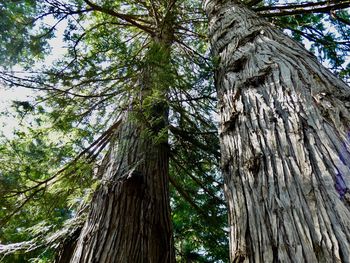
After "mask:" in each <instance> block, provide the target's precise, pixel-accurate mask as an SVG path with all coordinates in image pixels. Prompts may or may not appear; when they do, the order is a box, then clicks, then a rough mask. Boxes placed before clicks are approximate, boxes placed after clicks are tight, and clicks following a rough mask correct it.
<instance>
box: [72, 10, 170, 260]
mask: <svg viewBox="0 0 350 263" xmlns="http://www.w3.org/2000/svg"><path fill="white" fill-rule="evenodd" d="M167 15H169V16H171V12H169V14H167ZM164 19H165V21H164V24H165V25H164V26H163V28H161V29H160V33H159V34H158V35H156V36H154V37H153V42H152V44H150V46H149V47H148V48H149V49H148V52H147V55H146V56H145V61H146V62H145V65H144V69H143V70H142V73H141V74H140V76H139V87H135V90H134V92H135V94H136V93H137V95H135V99H134V101H133V103H131V106H130V109H129V110H128V112H126V113H125V114H124V116H123V119H122V121H121V124H120V126H119V128H118V130H117V131H116V132H115V134H114V137H113V141H112V142H111V144H110V148H109V151H108V153H107V155H106V156H105V159H104V161H103V163H104V165H103V167H102V171H99V172H98V173H99V174H101V175H102V179H101V185H100V187H99V188H98V189H97V191H96V193H95V195H94V197H93V199H92V201H91V207H90V213H89V215H88V219H87V221H86V222H85V225H84V227H83V229H82V231H81V234H80V236H79V239H78V241H77V245H76V247H75V251H74V253H73V255H72V258H71V260H70V262H74V263H112V262H125V263H147V262H149V263H165V262H169V263H171V262H175V254H174V245H173V239H172V226H171V217H170V199H169V189H168V187H169V186H168V184H169V177H168V176H169V152H168V151H169V149H168V142H167V138H163V139H162V140H161V139H160V140H161V141H159V140H157V142H155V140H154V138H152V136H150V134H148V133H149V132H151V133H152V135H153V136H158V135H159V134H160V133H161V132H162V130H163V129H165V128H166V127H167V125H168V105H167V103H166V99H165V98H166V95H167V92H168V88H169V87H168V86H167V83H166V82H165V81H164V83H159V76H161V75H162V74H163V75H164V70H166V69H167V66H168V65H169V63H170V46H171V41H172V39H173V38H172V34H173V32H172V27H171V26H169V27H166V24H167V23H170V22H171V21H170V20H169V21H167V20H166V18H164ZM170 25H172V24H170ZM153 53H154V54H153ZM163 67H164V68H163ZM157 81H158V82H157ZM153 96H158V97H156V99H154V97H153ZM146 131H147V132H146ZM163 137H164V136H163ZM165 137H166V136H165Z"/></svg>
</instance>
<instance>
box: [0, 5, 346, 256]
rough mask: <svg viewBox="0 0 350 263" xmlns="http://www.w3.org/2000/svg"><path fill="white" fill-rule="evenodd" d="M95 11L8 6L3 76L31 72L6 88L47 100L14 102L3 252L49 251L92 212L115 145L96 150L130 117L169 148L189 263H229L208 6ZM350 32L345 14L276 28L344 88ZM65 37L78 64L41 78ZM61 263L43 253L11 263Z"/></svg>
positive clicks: (292, 20) (3, 150) (1, 20)
mask: <svg viewBox="0 0 350 263" xmlns="http://www.w3.org/2000/svg"><path fill="white" fill-rule="evenodd" d="M93 2H96V3H98V4H100V7H101V9H102V11H101V10H95V11H92V10H91V7H89V6H87V5H86V3H85V1H83V0H65V1H56V0H52V1H34V0H16V1H4V0H3V1H2V0H0V30H1V34H0V61H1V67H2V68H3V69H9V68H10V67H11V66H13V65H20V66H22V67H23V68H24V69H31V72H30V73H29V71H27V73H26V74H25V75H24V76H23V75H21V76H19V75H18V74H16V73H14V72H10V71H5V70H2V72H1V75H0V80H1V81H3V82H4V84H5V85H7V86H19V87H23V88H30V89H35V90H37V91H39V93H37V94H36V98H35V100H34V101H14V103H13V112H14V114H15V115H16V116H17V117H18V119H19V121H20V122H21V126H22V128H18V129H17V130H16V131H14V134H13V136H12V137H11V138H6V137H4V136H2V138H1V142H0V156H1V157H0V158H1V162H0V218H1V219H0V223H1V226H2V227H1V228H0V243H2V244H6V243H13V242H20V241H23V240H33V239H36V238H37V239H40V237H42V236H44V235H46V234H47V233H52V232H54V231H55V230H57V229H60V228H61V227H62V225H63V224H64V222H65V220H67V219H69V218H71V217H73V216H74V215H75V214H76V213H77V211H78V210H79V207H80V205H81V204H82V203H84V202H89V198H90V197H91V193H92V192H93V191H94V190H95V189H96V185H98V184H99V182H98V180H95V179H94V178H93V174H94V172H93V170H94V168H96V166H97V165H99V164H100V160H101V157H102V155H103V153H104V150H103V148H104V147H105V146H106V145H107V144H108V140H109V139H110V137H108V136H109V135H108V134H107V135H106V136H105V137H103V140H101V141H96V139H97V138H98V137H99V135H100V134H104V132H105V131H108V128H109V127H110V126H111V125H112V124H113V123H114V122H115V121H116V120H117V119H118V117H119V116H120V115H121V114H122V113H124V112H126V111H128V113H129V116H131V117H130V118H131V119H132V121H134V122H135V123H137V124H139V126H140V127H143V134H142V136H144V137H145V138H148V139H149V140H150V141H151V142H153V143H155V144H159V143H168V144H169V149H170V154H171V167H170V171H171V174H170V175H171V180H172V184H171V206H172V209H173V224H174V232H175V244H176V252H177V259H178V261H179V262H228V251H227V250H228V245H227V244H228V238H227V233H226V228H227V223H226V222H227V215H226V207H225V203H224V202H223V191H222V185H223V182H222V179H221V177H220V175H219V168H218V167H219V149H218V148H219V147H218V145H219V141H218V136H217V132H216V130H217V127H216V123H215V121H214V120H215V116H216V100H215V97H216V93H215V90H214V88H213V86H214V85H213V82H212V69H213V67H215V66H216V64H217V61H216V60H217V59H216V58H212V59H209V58H208V54H209V52H208V41H207V36H206V31H207V29H206V27H207V24H206V16H205V15H204V13H203V10H202V9H201V5H202V1H197V0H196V1H187V0H178V1H176V2H174V3H173V5H167V3H170V2H168V1H148V0H146V1H132V0H127V1H115V0H105V1H93ZM249 2H250V1H249ZM277 2H278V1H266V2H265V3H264V2H260V3H259V4H258V6H260V7H261V6H263V5H270V6H272V5H275V4H277ZM105 10H107V11H105ZM111 11H112V12H111ZM111 13H112V14H111ZM116 14H123V15H124V18H123V17H122V16H120V15H119V16H118V15H116ZM125 17H127V18H125ZM130 20H131V21H132V22H130ZM348 21H349V15H348V12H347V11H345V10H343V11H338V12H337V13H334V14H333V16H329V15H328V14H316V13H314V14H303V15H301V14H297V15H289V16H282V17H274V18H271V22H273V23H274V24H277V25H278V26H279V27H280V28H281V29H283V30H284V29H288V30H289V32H291V34H292V36H293V37H294V38H295V39H296V40H298V41H301V42H302V41H305V40H306V39H307V40H308V41H310V47H311V51H312V52H314V53H315V54H316V55H317V56H318V57H319V58H320V59H321V60H323V61H326V62H327V63H328V65H329V66H330V67H331V68H332V70H333V71H334V72H336V73H337V74H339V76H340V77H343V78H344V79H347V78H348V76H349V70H350V65H345V62H346V61H347V60H346V57H347V56H348V52H349V43H348V42H349V29H348V28H347V27H344V24H346V23H348ZM60 25H62V26H65V31H64V34H63V36H62V37H63V40H64V42H65V46H66V53H65V54H64V56H62V57H60V58H59V59H57V60H56V61H55V62H54V63H53V65H45V66H43V67H41V68H40V66H38V65H36V67H34V66H33V65H34V64H35V62H38V61H39V60H40V59H43V58H44V57H45V55H47V54H48V53H49V51H50V47H49V45H48V43H49V42H48V40H49V39H51V38H53V37H54V35H55V32H56V29H57V28H58V26H60ZM330 28H331V29H330ZM165 32H166V34H165ZM159 39H162V40H163V42H159ZM34 68H35V69H38V73H34V72H33V70H32V69H34ZM141 76H142V77H141ZM94 143H95V144H94ZM89 145H90V146H91V145H93V146H94V145H95V146H94V147H90V148H88V147H89ZM86 148H88V149H89V151H88V150H85V151H84V149H86ZM81 152H83V153H84V154H81V155H79V153H81ZM77 156H79V158H77ZM52 257H53V251H51V250H50V249H47V248H43V249H41V250H40V249H39V250H38V251H36V252H31V253H26V254H21V253H17V254H14V255H11V256H9V257H7V258H6V259H4V260H5V262H50V261H51V260H52Z"/></svg>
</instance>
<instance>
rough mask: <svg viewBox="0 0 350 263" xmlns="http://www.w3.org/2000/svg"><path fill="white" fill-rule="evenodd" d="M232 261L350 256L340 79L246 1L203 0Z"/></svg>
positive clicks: (345, 102) (349, 163)
mask: <svg viewBox="0 0 350 263" xmlns="http://www.w3.org/2000/svg"><path fill="white" fill-rule="evenodd" d="M205 9H206V11H207V14H208V16H209V20H210V24H209V30H210V37H211V44H212V51H213V55H214V56H215V58H216V60H218V65H217V69H216V86H217V90H218V96H219V109H220V114H221V124H220V131H219V132H220V139H221V152H222V170H223V174H224V179H225V193H226V198H227V201H228V205H229V215H230V216H229V221H230V242H231V244H230V257H231V261H232V262H350V198H349V197H350V191H349V186H350V141H349V139H350V138H349V134H348V129H349V124H350V114H349V106H350V105H349V104H350V103H349V99H350V89H349V87H348V86H347V85H346V84H345V83H343V82H341V81H340V80H338V79H337V78H336V77H334V76H333V75H332V74H331V73H330V72H329V71H328V70H326V69H325V68H323V67H322V66H321V65H320V64H319V63H318V62H317V61H316V60H315V58H314V56H313V55H312V54H310V53H309V52H307V51H306V50H305V49H304V48H303V47H302V46H301V45H300V44H298V43H296V42H294V41H292V40H291V39H290V38H288V37H287V36H285V35H284V34H283V33H281V32H279V31H278V30H276V29H274V28H273V26H272V25H271V24H270V23H268V22H267V21H265V20H263V19H261V18H259V17H258V16H257V15H255V14H254V13H253V12H251V11H250V10H248V9H247V8H246V7H244V6H242V5H239V4H235V3H233V2H232V1H219V0H208V1H206V3H205Z"/></svg>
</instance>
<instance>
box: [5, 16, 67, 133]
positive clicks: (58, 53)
mask: <svg viewBox="0 0 350 263" xmlns="http://www.w3.org/2000/svg"><path fill="white" fill-rule="evenodd" d="M43 22H44V23H46V24H48V25H53V24H54V23H55V20H54V19H53V18H52V17H47V18H46V19H45V20H44V21H43ZM66 25H67V23H66V22H64V21H63V22H61V23H60V25H59V26H58V27H57V30H56V32H55V34H56V37H55V38H53V39H51V40H49V44H50V46H51V47H52V50H51V53H50V54H49V55H48V56H47V57H46V58H45V60H44V61H43V62H41V63H40V64H38V67H40V66H41V65H51V64H52V63H53V61H55V60H56V59H59V58H60V57H62V56H63V55H64V53H65V51H66V49H65V43H64V42H63V33H64V29H65V28H66ZM13 70H14V71H19V72H20V71H23V70H22V69H21V68H20V67H19V66H16V67H14V68H13ZM32 95H33V90H30V89H26V88H23V87H11V88H8V87H4V86H3V85H2V84H1V83H0V134H1V132H2V133H3V134H4V135H6V137H11V133H12V131H13V129H14V128H17V127H18V120H17V119H16V118H14V117H12V116H2V115H1V112H4V111H6V110H8V109H10V106H11V105H12V101H15V100H18V101H27V100H30V98H31V96H32Z"/></svg>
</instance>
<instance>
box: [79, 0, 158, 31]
mask: <svg viewBox="0 0 350 263" xmlns="http://www.w3.org/2000/svg"><path fill="white" fill-rule="evenodd" d="M84 2H85V3H86V4H87V5H89V6H90V7H91V8H93V9H94V10H95V11H99V12H102V13H105V14H108V15H111V16H114V17H117V18H119V19H122V20H124V21H126V22H128V23H130V24H131V25H133V26H135V27H137V28H139V29H141V30H143V31H145V32H147V33H149V34H151V35H154V32H153V31H152V29H151V28H150V27H148V26H145V25H142V24H140V23H138V22H136V21H135V20H139V21H142V22H146V21H144V20H140V19H138V18H137V17H136V16H133V15H127V14H122V13H118V12H115V11H114V10H112V9H108V8H104V7H102V6H99V5H96V4H94V3H92V2H91V1H89V0H84Z"/></svg>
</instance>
